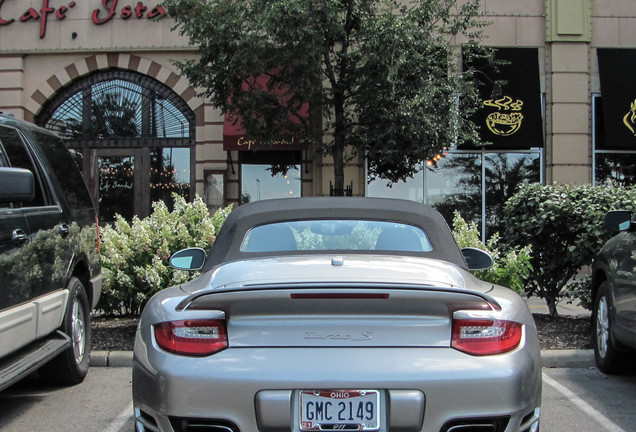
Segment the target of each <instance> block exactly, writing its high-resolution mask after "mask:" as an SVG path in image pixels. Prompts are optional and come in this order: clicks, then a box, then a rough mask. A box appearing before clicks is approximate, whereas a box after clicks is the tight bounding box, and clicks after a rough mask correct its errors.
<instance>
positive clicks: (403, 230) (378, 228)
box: [241, 219, 433, 252]
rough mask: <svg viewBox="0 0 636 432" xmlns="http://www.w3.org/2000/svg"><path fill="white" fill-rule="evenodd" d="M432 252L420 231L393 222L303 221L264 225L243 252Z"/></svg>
mask: <svg viewBox="0 0 636 432" xmlns="http://www.w3.org/2000/svg"><path fill="white" fill-rule="evenodd" d="M321 250H338V251H355V250H357V251H397V252H430V251H432V250H433V248H432V246H431V243H430V241H429V240H428V237H427V236H426V233H424V231H422V229H421V228H419V227H415V226H411V225H406V224H402V223H395V222H390V221H372V220H340V219H328V220H303V221H292V222H281V223H273V224H267V225H261V226H257V227H254V228H252V229H251V230H249V231H248V232H247V234H246V236H245V239H243V243H242V244H241V252H280V251H321Z"/></svg>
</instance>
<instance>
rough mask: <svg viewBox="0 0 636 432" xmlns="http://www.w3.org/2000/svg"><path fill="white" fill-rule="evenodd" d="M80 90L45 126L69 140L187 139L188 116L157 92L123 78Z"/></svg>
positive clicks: (57, 110) (59, 108) (62, 104)
mask: <svg viewBox="0 0 636 432" xmlns="http://www.w3.org/2000/svg"><path fill="white" fill-rule="evenodd" d="M84 87H85V88H79V89H78V90H77V92H76V93H75V94H73V95H71V96H70V97H68V98H67V99H66V100H65V101H64V102H63V103H61V104H60V105H59V106H58V107H57V109H55V111H54V112H53V114H52V116H51V118H50V119H49V120H48V121H47V122H46V125H45V127H46V128H48V129H52V130H55V131H56V132H58V133H59V134H61V135H63V136H65V137H67V138H88V139H105V138H134V137H153V138H186V137H188V136H189V134H190V126H189V123H188V120H187V119H186V117H185V115H184V114H183V113H182V112H181V111H180V110H179V109H178V108H177V107H175V105H174V104H173V103H172V102H171V101H169V100H168V99H165V98H163V97H162V96H161V95H160V94H159V92H158V89H152V88H148V87H142V86H140V85H138V84H136V83H134V82H131V81H127V80H123V79H112V80H106V81H99V82H96V83H92V84H91V85H86V86H84Z"/></svg>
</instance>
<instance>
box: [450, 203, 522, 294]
mask: <svg viewBox="0 0 636 432" xmlns="http://www.w3.org/2000/svg"><path fill="white" fill-rule="evenodd" d="M453 236H454V237H455V241H456V242H457V244H458V245H459V247H460V248H464V247H474V248H477V249H481V250H484V251H486V252H488V253H490V255H492V258H493V260H494V263H493V265H492V267H490V268H489V269H488V270H484V271H476V272H475V276H476V277H478V278H479V279H481V280H484V281H487V282H492V283H495V284H497V285H502V286H505V287H508V288H510V289H512V290H514V291H517V292H518V293H522V292H523V287H524V285H525V281H526V279H527V278H528V277H529V276H530V272H531V270H532V265H531V264H530V245H526V246H524V247H522V248H517V249H508V250H507V251H506V252H505V253H504V252H502V251H501V250H500V247H499V243H500V239H499V233H495V234H494V235H492V236H491V237H490V239H489V240H488V241H487V242H486V244H483V243H482V241H481V240H480V238H481V235H480V233H479V229H478V228H477V225H476V224H475V223H474V222H471V223H470V224H468V223H467V222H466V221H465V220H464V219H463V218H462V217H461V215H460V214H459V212H457V211H455V213H454V216H453Z"/></svg>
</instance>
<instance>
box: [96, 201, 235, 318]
mask: <svg viewBox="0 0 636 432" xmlns="http://www.w3.org/2000/svg"><path fill="white" fill-rule="evenodd" d="M173 198H174V210H173V211H169V210H168V208H167V207H166V205H165V203H164V202H163V201H157V202H155V203H153V205H152V207H153V212H152V214H151V215H150V216H148V217H147V218H145V219H139V218H138V217H136V216H135V217H134V218H133V220H132V223H131V224H129V223H128V222H127V221H126V220H125V219H124V218H122V217H121V216H119V215H118V216H117V218H116V221H115V223H114V225H113V226H110V225H107V226H105V227H103V228H102V230H101V235H102V247H101V256H102V268H103V274H104V285H103V290H102V295H101V298H100V302H99V305H98V307H97V308H98V309H99V310H101V311H103V312H104V313H107V314H139V313H140V312H141V309H142V308H143V306H144V305H145V303H146V301H147V300H148V299H149V298H150V297H151V296H152V295H153V294H155V293H156V292H158V291H160V290H162V289H163V288H166V287H168V286H171V285H175V284H179V283H183V282H186V281H188V280H190V279H193V278H194V277H195V276H197V273H192V272H184V271H179V270H175V269H173V268H172V267H170V265H169V263H168V261H169V258H170V256H171V255H172V253H174V252H176V251H178V250H180V249H183V248H186V247H201V248H203V249H206V250H207V249H209V247H210V246H211V245H212V243H214V239H215V238H216V234H217V233H218V231H219V229H220V227H221V225H222V224H223V222H225V219H226V217H227V215H228V214H229V213H230V211H231V210H232V208H231V206H230V207H227V208H224V209H220V210H218V211H217V212H216V213H215V214H214V215H212V216H210V214H209V211H208V207H207V206H206V204H205V203H204V202H203V200H202V199H201V198H200V197H198V196H197V197H196V199H195V200H194V202H192V203H188V202H186V201H185V199H184V198H183V197H180V196H179V195H177V194H173Z"/></svg>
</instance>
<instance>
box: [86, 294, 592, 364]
mask: <svg viewBox="0 0 636 432" xmlns="http://www.w3.org/2000/svg"><path fill="white" fill-rule="evenodd" d="M526 304H527V305H528V308H529V309H530V311H531V312H532V313H548V308H547V306H546V304H545V301H544V300H542V299H539V298H535V297H532V298H530V299H526ZM557 310H558V311H559V314H560V315H574V316H589V315H590V311H589V310H587V309H584V308H582V307H581V306H577V305H575V304H568V303H567V302H561V303H559V305H558V306H557ZM132 359H133V353H132V351H92V352H91V353H90V365H91V366H93V367H130V366H132ZM541 363H542V365H543V367H544V368H588V367H594V365H595V363H594V352H593V351H592V350H543V351H541Z"/></svg>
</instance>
